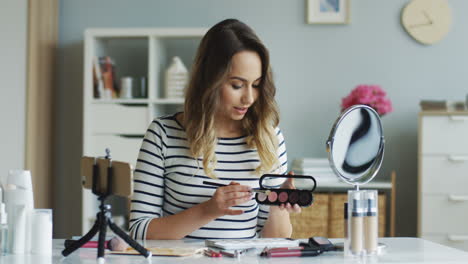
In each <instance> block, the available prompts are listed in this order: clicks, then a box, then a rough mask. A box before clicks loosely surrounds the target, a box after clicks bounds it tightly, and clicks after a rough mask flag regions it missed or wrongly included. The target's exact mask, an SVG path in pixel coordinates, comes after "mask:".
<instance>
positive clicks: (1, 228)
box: [0, 203, 8, 256]
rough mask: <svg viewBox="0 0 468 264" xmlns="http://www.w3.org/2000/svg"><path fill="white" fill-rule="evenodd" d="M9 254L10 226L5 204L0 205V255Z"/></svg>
mask: <svg viewBox="0 0 468 264" xmlns="http://www.w3.org/2000/svg"><path fill="white" fill-rule="evenodd" d="M7 253H8V225H7V213H6V210H5V204H4V203H0V255H1V256H5V255H6V254H7Z"/></svg>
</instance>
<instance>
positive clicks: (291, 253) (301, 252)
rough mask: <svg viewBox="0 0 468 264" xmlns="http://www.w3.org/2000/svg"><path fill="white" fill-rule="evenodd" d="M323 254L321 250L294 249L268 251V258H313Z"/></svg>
mask: <svg viewBox="0 0 468 264" xmlns="http://www.w3.org/2000/svg"><path fill="white" fill-rule="evenodd" d="M320 254H322V251H321V250H320V249H311V248H308V249H293V250H284V251H281V250H274V251H268V252H267V254H266V256H267V257H269V258H278V257H313V256H318V255H320Z"/></svg>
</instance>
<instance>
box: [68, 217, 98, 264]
mask: <svg viewBox="0 0 468 264" xmlns="http://www.w3.org/2000/svg"><path fill="white" fill-rule="evenodd" d="M99 221H100V220H99V218H98V219H96V221H95V222H94V225H93V227H92V228H91V230H89V231H88V233H86V235H84V236H83V237H82V238H80V239H79V240H77V241H75V242H74V243H73V244H71V245H70V246H68V247H65V249H64V250H63V251H62V255H63V256H64V257H66V256H68V255H70V254H71V253H72V252H73V251H75V250H77V249H78V248H80V247H81V246H83V245H84V244H85V243H86V242H88V241H89V240H90V239H91V238H93V236H94V235H96V233H97V232H98V231H99Z"/></svg>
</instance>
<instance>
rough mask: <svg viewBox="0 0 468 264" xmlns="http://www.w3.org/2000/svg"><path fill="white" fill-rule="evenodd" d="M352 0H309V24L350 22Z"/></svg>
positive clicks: (307, 9)
mask: <svg viewBox="0 0 468 264" xmlns="http://www.w3.org/2000/svg"><path fill="white" fill-rule="evenodd" d="M349 6H350V0H307V7H306V12H307V23H308V24H348V23H349V20H350V19H349V18H350V12H349Z"/></svg>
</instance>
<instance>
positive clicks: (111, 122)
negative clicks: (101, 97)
mask: <svg viewBox="0 0 468 264" xmlns="http://www.w3.org/2000/svg"><path fill="white" fill-rule="evenodd" d="M90 108H91V109H90V112H91V113H92V115H91V116H90V118H89V119H90V120H91V121H90V122H91V124H90V127H91V128H92V131H90V132H91V133H93V134H96V133H109V134H111V133H112V134H144V133H145V131H146V129H147V128H148V125H149V119H148V107H146V106H139V105H138V106H135V105H121V104H96V105H92V107H90Z"/></svg>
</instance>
